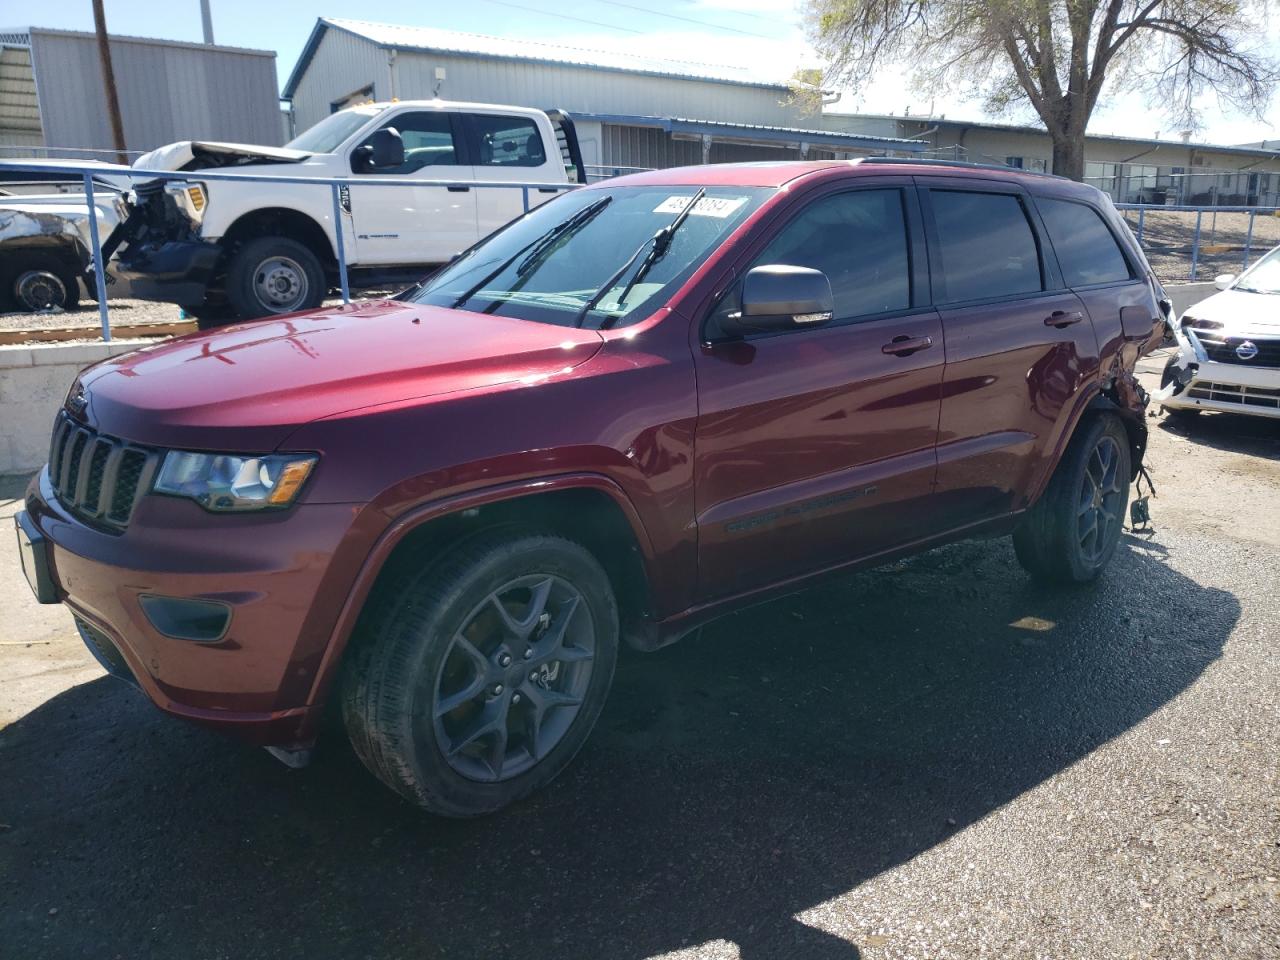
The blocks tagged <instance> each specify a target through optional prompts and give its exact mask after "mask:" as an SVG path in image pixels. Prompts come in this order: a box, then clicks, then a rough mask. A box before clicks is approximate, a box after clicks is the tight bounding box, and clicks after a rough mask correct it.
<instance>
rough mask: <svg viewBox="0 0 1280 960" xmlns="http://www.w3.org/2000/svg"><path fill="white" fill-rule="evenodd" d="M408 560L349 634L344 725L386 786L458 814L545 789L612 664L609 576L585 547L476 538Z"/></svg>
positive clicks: (596, 706) (598, 701)
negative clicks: (434, 558)
mask: <svg viewBox="0 0 1280 960" xmlns="http://www.w3.org/2000/svg"><path fill="white" fill-rule="evenodd" d="M425 559H426V558H417V559H410V560H409V561H407V562H402V563H401V564H400V570H399V572H398V573H395V574H393V575H392V576H391V577H390V579H389V580H388V581H387V582H385V583H384V584H383V585H381V586H380V588H379V590H378V591H377V593H376V595H375V597H374V598H373V599H372V600H371V601H370V604H371V605H370V608H369V609H368V610H367V611H366V615H365V616H364V617H363V618H362V621H361V627H360V629H359V631H358V635H357V637H356V638H354V639H353V644H354V648H353V650H352V651H351V654H350V658H351V659H350V660H349V663H348V665H347V669H346V672H345V676H344V679H343V689H342V708H343V722H344V725H345V726H346V728H347V733H348V736H349V737H350V739H351V743H352V745H353V747H354V748H355V752H356V754H357V755H358V756H359V757H360V759H361V760H362V761H363V762H364V764H365V766H367V767H368V768H369V770H370V771H371V772H372V773H373V774H374V775H375V776H376V777H378V779H380V780H382V782H383V783H385V784H386V785H387V786H389V787H391V788H392V789H393V790H395V791H397V792H398V793H400V794H401V795H402V796H404V797H406V798H408V799H409V800H411V801H413V802H414V803H416V804H418V805H419V806H420V807H422V808H424V809H426V810H429V811H431V812H433V813H438V814H443V815H445V816H451V817H471V816H478V815H481V814H486V813H492V812H494V811H496V810H499V809H501V808H502V807H505V806H507V805H508V804H511V803H514V802H515V801H517V800H519V799H521V798H523V797H525V796H527V795H528V794H530V793H532V792H533V791H534V790H537V789H539V788H541V787H543V786H545V785H546V784H547V783H549V782H550V781H551V780H552V779H553V778H554V777H555V776H557V775H558V774H559V773H560V772H561V771H562V770H563V769H564V768H565V767H566V766H567V765H568V764H569V762H570V761H571V760H572V759H573V757H574V755H575V754H576V753H577V752H578V750H579V749H580V748H581V746H582V744H583V743H584V742H585V741H586V738H587V735H588V734H589V733H590V732H591V728H592V727H593V726H594V725H595V722H596V719H597V718H598V717H599V715H600V711H601V709H602V708H603V706H604V701H605V697H606V696H607V694H608V691H609V686H610V683H611V682H612V679H613V670H614V665H615V663H616V662H617V655H618V635H619V628H618V608H617V603H616V601H615V599H614V594H613V589H612V587H611V586H610V583H609V579H608V576H607V575H606V574H605V572H604V570H603V569H602V568H601V566H600V564H599V563H597V562H596V560H595V558H594V557H593V556H592V555H591V554H590V553H589V552H588V551H587V550H586V549H585V548H584V547H582V546H581V545H579V544H577V543H574V542H572V541H569V540H564V539H562V538H560V537H555V536H549V535H543V534H523V535H522V534H512V533H507V534H489V535H481V536H479V537H477V538H475V539H473V540H471V541H467V542H464V543H463V544H462V545H460V546H458V547H456V548H454V549H452V550H451V551H450V554H449V556H448V558H447V559H445V560H443V561H440V562H438V563H435V564H430V563H427V562H425Z"/></svg>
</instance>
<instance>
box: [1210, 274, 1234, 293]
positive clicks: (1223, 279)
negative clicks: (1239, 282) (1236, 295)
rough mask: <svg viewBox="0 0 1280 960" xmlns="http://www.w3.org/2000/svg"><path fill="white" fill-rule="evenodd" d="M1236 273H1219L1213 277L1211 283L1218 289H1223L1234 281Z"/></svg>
mask: <svg viewBox="0 0 1280 960" xmlns="http://www.w3.org/2000/svg"><path fill="white" fill-rule="evenodd" d="M1235 279H1236V275H1235V274H1234V273H1220V274H1218V275H1217V276H1216V277H1214V278H1213V285H1214V286H1215V287H1217V288H1218V289H1219V290H1225V289H1227V287H1229V286H1231V284H1232V283H1234V282H1235Z"/></svg>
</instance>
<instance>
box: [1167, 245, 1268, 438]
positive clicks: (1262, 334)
mask: <svg viewBox="0 0 1280 960" xmlns="http://www.w3.org/2000/svg"><path fill="white" fill-rule="evenodd" d="M1217 285H1218V289H1219V290H1221V291H1222V292H1221V293H1216V294H1214V295H1213V296H1211V297H1209V298H1208V299H1206V300H1202V301H1201V302H1200V303H1197V304H1196V305H1195V306H1193V307H1190V308H1189V309H1188V310H1187V311H1186V312H1185V313H1184V314H1183V315H1182V318H1181V321H1180V322H1179V323H1178V324H1176V325H1175V326H1174V327H1173V335H1174V338H1175V339H1176V341H1177V344H1178V353H1177V355H1176V356H1174V357H1171V358H1170V359H1169V362H1168V364H1167V365H1166V366H1165V369H1164V375H1163V377H1162V378H1161V389H1160V390H1159V392H1157V393H1156V395H1155V398H1156V400H1157V401H1158V402H1159V403H1160V404H1161V405H1162V406H1163V407H1164V408H1165V409H1166V410H1168V411H1169V412H1170V413H1171V414H1172V415H1174V416H1178V417H1189V416H1195V415H1196V414H1198V413H1199V412H1200V411H1201V410H1218V411H1223V412H1227V413H1245V414H1250V415H1252V416H1256V417H1280V247H1277V248H1275V249H1273V250H1271V251H1270V252H1268V253H1267V254H1266V255H1265V256H1264V257H1262V258H1261V259H1260V260H1258V262H1257V263H1255V264H1254V265H1253V266H1252V267H1250V268H1249V269H1248V270H1246V271H1245V272H1244V273H1242V274H1240V276H1238V277H1237V276H1234V275H1232V274H1224V275H1223V276H1220V277H1218V278H1217Z"/></svg>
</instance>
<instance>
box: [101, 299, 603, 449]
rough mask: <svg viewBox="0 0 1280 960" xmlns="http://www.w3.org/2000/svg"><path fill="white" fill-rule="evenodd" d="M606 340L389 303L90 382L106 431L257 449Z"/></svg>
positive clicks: (551, 362) (555, 364) (344, 310)
mask: <svg viewBox="0 0 1280 960" xmlns="http://www.w3.org/2000/svg"><path fill="white" fill-rule="evenodd" d="M602 343H603V340H602V339H601V337H600V335H599V334H597V333H594V332H592V331H590V330H578V329H574V328H570V327H560V326H555V325H552V324H543V323H531V322H527V321H523V320H512V319H508V318H505V317H495V316H490V315H487V314H478V313H467V312H464V311H460V310H447V309H445V308H443V307H430V306H421V305H418V304H409V303H401V302H398V301H394V300H380V301H374V302H370V303H362V304H355V305H352V306H349V307H335V308H333V309H331V310H321V311H318V312H316V313H308V314H296V315H293V316H288V317H281V318H280V319H277V320H258V321H255V322H253V323H243V324H237V325H235V326H231V327H224V328H222V329H220V330H214V331H210V332H208V333H198V334H193V335H191V336H187V337H181V338H179V339H177V340H171V341H168V342H165V343H160V344H157V345H155V346H149V347H142V348H141V349H139V350H135V351H134V352H133V353H127V354H123V355H121V356H119V357H115V358H113V359H111V360H107V361H104V362H102V363H99V364H97V365H96V366H94V367H91V368H89V369H88V370H86V371H85V372H84V373H83V374H82V375H81V378H80V379H81V382H82V383H83V385H84V387H85V391H86V393H87V395H88V399H89V405H88V409H87V412H86V417H87V419H88V420H89V421H90V423H92V424H93V425H94V426H96V427H97V428H98V429H100V430H102V431H103V432H104V433H109V434H111V435H113V436H118V437H122V438H124V439H127V440H132V441H134V442H135V443H142V444H151V445H156V446H166V447H185V448H188V449H191V448H195V449H207V450H244V451H246V452H250V453H255V452H261V451H267V450H273V449H275V447H276V446H277V445H278V444H279V443H280V442H281V441H282V440H283V439H284V438H285V437H286V436H287V435H288V434H289V433H290V432H291V431H292V430H293V429H294V428H295V427H297V426H298V425H300V424H303V423H307V422H309V421H311V420H316V419H319V418H321V417H328V416H333V415H334V414H337V413H342V412H344V411H349V410H354V409H357V408H360V407H367V406H372V405H374V404H380V403H388V402H394V401H399V400H409V399H414V398H418V397H430V396H435V395H438V394H444V393H452V392H455V391H459V390H476V389H481V388H484V387H491V386H495V385H497V384H502V383H511V382H513V381H516V380H520V379H522V378H525V377H538V376H547V375H550V374H552V373H555V372H557V371H563V370H564V369H566V368H571V367H575V366H577V365H578V364H580V363H583V362H584V361H586V360H587V359H589V358H590V357H591V356H592V355H593V354H594V353H595V352H596V351H597V350H599V349H600V345H601V344H602Z"/></svg>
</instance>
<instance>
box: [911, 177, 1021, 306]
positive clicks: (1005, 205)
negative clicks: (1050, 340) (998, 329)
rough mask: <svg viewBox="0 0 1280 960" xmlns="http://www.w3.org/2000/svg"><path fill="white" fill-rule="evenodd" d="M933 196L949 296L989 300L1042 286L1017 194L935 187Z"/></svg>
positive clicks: (931, 195)
mask: <svg viewBox="0 0 1280 960" xmlns="http://www.w3.org/2000/svg"><path fill="white" fill-rule="evenodd" d="M930 198H931V200H932V203H933V216H934V221H935V222H936V223H937V226H938V241H939V254H940V256H941V260H942V273H943V278H944V286H945V293H944V299H945V300H947V301H950V302H956V301H961V300H987V299H992V298H995V297H1008V296H1014V295H1017V294H1020V293H1036V292H1038V291H1039V290H1041V289H1042V284H1041V278H1040V257H1039V253H1038V252H1037V250H1036V238H1035V234H1034V233H1033V232H1032V230H1031V223H1030V222H1029V221H1028V220H1027V214H1026V211H1025V210H1023V208H1022V202H1021V201H1020V200H1019V199H1018V198H1017V197H1015V196H1012V195H1010V194H1004V193H968V192H964V191H959V190H932V191H930Z"/></svg>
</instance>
